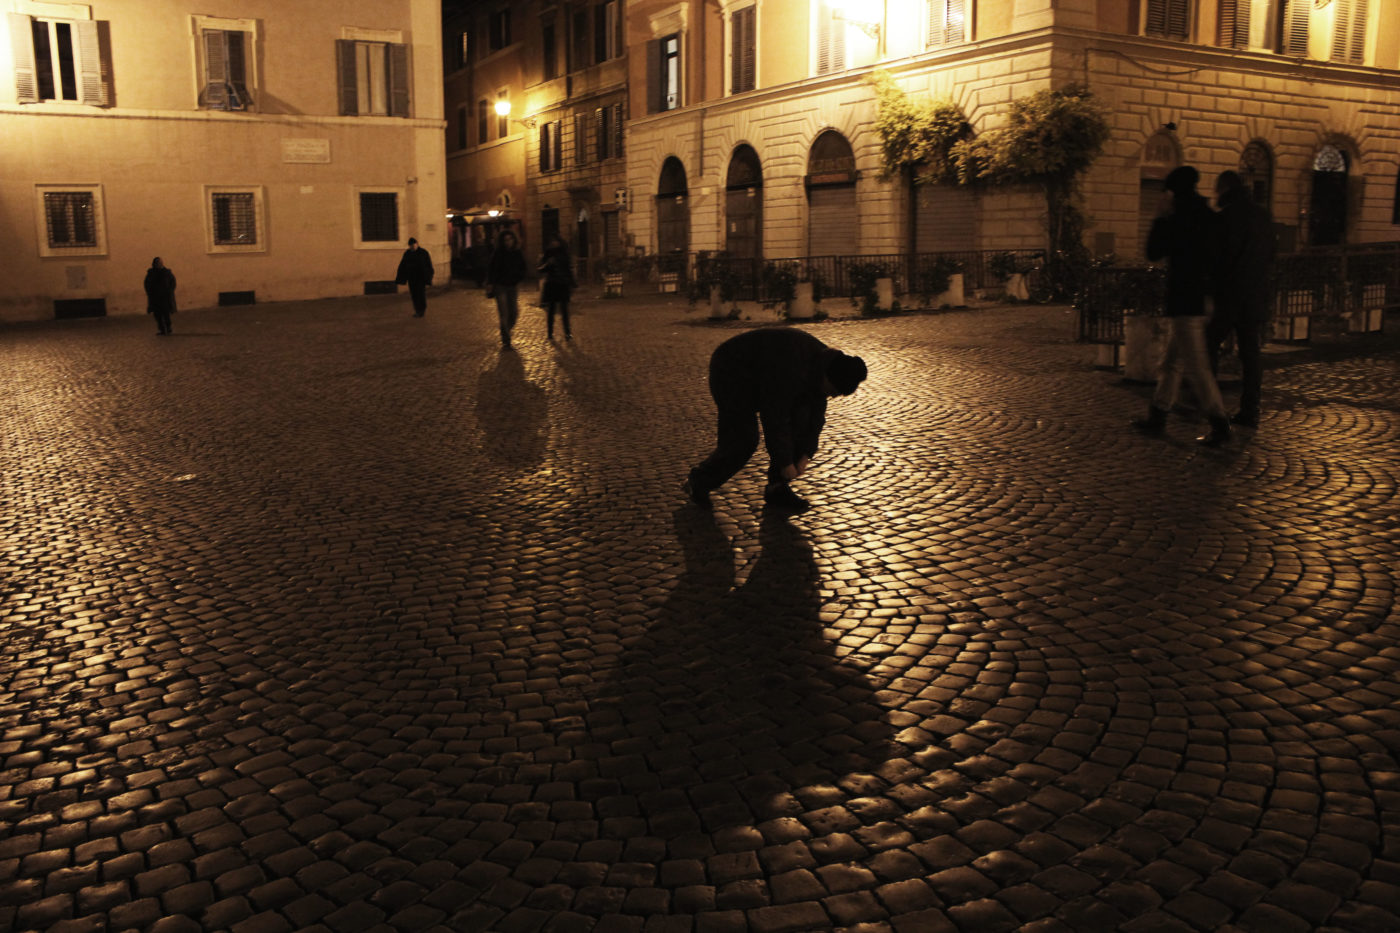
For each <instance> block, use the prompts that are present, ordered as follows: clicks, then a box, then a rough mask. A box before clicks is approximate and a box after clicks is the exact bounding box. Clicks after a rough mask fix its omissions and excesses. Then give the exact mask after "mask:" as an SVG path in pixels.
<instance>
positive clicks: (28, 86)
mask: <svg viewBox="0 0 1400 933" xmlns="http://www.w3.org/2000/svg"><path fill="white" fill-rule="evenodd" d="M7 16H8V22H9V27H10V43H11V50H12V52H13V55H14V68H15V99H16V101H17V102H18V103H21V104H37V103H39V102H40V101H45V100H58V101H63V100H71V101H75V102H77V103H80V104H89V105H91V106H94V107H105V106H106V105H107V103H108V74H109V71H110V68H109V67H108V63H107V61H106V60H104V59H103V57H102V53H101V43H100V42H99V41H98V28H97V22H96V21H94V20H62V19H40V18H38V17H31V16H28V15H26V14H24V13H10V14H7Z"/></svg>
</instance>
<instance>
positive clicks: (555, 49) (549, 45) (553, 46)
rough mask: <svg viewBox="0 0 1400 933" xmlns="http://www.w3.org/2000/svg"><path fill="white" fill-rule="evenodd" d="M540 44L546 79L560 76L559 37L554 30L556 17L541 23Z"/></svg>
mask: <svg viewBox="0 0 1400 933" xmlns="http://www.w3.org/2000/svg"><path fill="white" fill-rule="evenodd" d="M540 46H541V52H542V53H543V56H542V57H543V64H544V79H545V80H546V81H548V80H550V79H552V78H557V77H559V37H558V36H557V35H556V34H555V31H554V17H552V16H551V17H550V18H549V19H547V20H545V21H544V22H543V23H542V24H541V25H540Z"/></svg>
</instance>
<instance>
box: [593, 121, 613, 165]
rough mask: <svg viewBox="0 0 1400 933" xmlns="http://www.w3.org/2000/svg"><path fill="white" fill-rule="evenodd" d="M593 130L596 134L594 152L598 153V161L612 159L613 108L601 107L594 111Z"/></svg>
mask: <svg viewBox="0 0 1400 933" xmlns="http://www.w3.org/2000/svg"><path fill="white" fill-rule="evenodd" d="M593 130H594V133H595V134H596V138H595V139H594V141H593V151H594V152H596V153H597V155H598V161H599V162H601V161H603V160H604V159H610V158H612V107H599V108H598V109H597V110H595V111H593Z"/></svg>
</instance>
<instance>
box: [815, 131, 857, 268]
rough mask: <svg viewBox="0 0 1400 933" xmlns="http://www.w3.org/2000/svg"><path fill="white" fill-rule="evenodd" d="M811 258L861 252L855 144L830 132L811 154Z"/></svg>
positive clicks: (816, 144) (818, 140)
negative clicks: (858, 236)
mask: <svg viewBox="0 0 1400 933" xmlns="http://www.w3.org/2000/svg"><path fill="white" fill-rule="evenodd" d="M805 180H806V183H807V255H808V256H838V255H841V254H844V253H854V252H857V247H858V246H859V244H858V242H857V241H856V237H855V235H854V234H853V231H854V230H855V229H856V218H857V212H856V157H855V153H854V152H852V151H851V144H850V143H849V142H847V141H846V137H844V136H842V135H841V134H840V133H838V132H836V131H835V130H827V131H825V132H824V133H822V134H821V135H820V136H818V137H817V138H816V141H814V142H813V143H812V149H811V151H810V152H809V153H808V154H807V178H806V179H805Z"/></svg>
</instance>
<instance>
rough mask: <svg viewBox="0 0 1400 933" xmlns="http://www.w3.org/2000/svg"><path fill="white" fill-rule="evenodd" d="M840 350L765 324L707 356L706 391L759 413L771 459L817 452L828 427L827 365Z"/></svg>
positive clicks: (779, 461)
mask: <svg viewBox="0 0 1400 933" xmlns="http://www.w3.org/2000/svg"><path fill="white" fill-rule="evenodd" d="M838 353H839V351H837V350H833V349H832V348H830V347H828V346H827V345H826V344H824V343H822V342H821V341H820V340H818V339H817V338H816V337H813V336H812V335H811V334H809V333H807V332H806V331H801V330H794V329H793V328H791V327H765V328H761V329H759V330H751V331H747V332H745V333H742V334H740V335H738V336H737V337H730V338H729V339H728V340H726V341H725V342H724V343H722V344H720V345H719V346H718V347H716V348H715V352H714V354H713V355H712V356H711V357H710V392H711V393H712V394H713V395H714V397H715V403H716V404H717V405H719V406H721V407H733V408H736V409H739V408H742V409H745V410H747V411H750V412H754V411H756V412H758V417H759V420H760V421H761V422H762V423H763V443H764V446H766V447H767V448H768V456H769V458H770V459H771V460H772V461H773V463H775V464H777V465H780V466H785V465H787V464H789V463H793V462H795V461H797V460H799V459H801V458H802V457H811V456H812V455H813V454H815V453H816V452H817V440H818V438H820V437H821V433H822V428H823V427H825V425H826V369H827V366H828V365H829V364H830V362H831V360H832V359H833V358H834V357H836V356H837V355H838Z"/></svg>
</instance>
